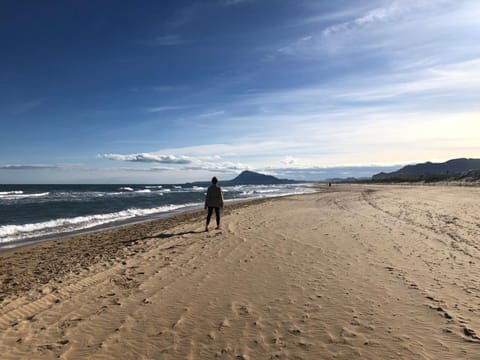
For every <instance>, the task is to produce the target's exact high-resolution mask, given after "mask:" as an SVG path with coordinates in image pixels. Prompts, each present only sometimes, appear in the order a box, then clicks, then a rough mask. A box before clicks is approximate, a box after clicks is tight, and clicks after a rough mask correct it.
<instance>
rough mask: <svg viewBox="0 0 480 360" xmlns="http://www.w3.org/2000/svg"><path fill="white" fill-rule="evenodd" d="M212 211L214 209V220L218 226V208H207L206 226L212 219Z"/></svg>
mask: <svg viewBox="0 0 480 360" xmlns="http://www.w3.org/2000/svg"><path fill="white" fill-rule="evenodd" d="M213 209H215V216H216V218H217V219H216V220H217V226H220V208H218V207H216V208H214V207H210V206H209V207H208V214H207V226H208V224H210V218H211V217H212V212H213Z"/></svg>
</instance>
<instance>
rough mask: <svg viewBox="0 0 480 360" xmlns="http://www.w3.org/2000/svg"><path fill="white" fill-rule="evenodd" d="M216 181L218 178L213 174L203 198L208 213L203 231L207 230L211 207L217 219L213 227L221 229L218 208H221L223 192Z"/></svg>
mask: <svg viewBox="0 0 480 360" xmlns="http://www.w3.org/2000/svg"><path fill="white" fill-rule="evenodd" d="M217 183H218V179H217V178H216V177H215V176H214V177H213V178H212V185H210V187H209V188H208V190H207V196H206V198H205V209H208V213H207V225H206V226H205V231H208V224H210V218H211V217H212V212H213V209H215V215H216V220H217V227H216V228H215V229H217V230H221V229H222V228H221V227H220V208H223V192H222V189H221V188H220V186H218V185H217Z"/></svg>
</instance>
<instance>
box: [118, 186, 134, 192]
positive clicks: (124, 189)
mask: <svg viewBox="0 0 480 360" xmlns="http://www.w3.org/2000/svg"><path fill="white" fill-rule="evenodd" d="M120 190H123V191H134V190H133V189H132V188H131V187H128V186H124V187H121V188H120Z"/></svg>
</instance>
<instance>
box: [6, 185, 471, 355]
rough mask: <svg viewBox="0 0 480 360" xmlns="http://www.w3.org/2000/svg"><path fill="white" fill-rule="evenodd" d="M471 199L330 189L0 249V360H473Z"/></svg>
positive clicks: (430, 192) (439, 190)
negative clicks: (211, 216) (214, 223)
mask: <svg viewBox="0 0 480 360" xmlns="http://www.w3.org/2000/svg"><path fill="white" fill-rule="evenodd" d="M479 199H480V188H465V187H455V186H435V187H429V186H397V185H394V186H392V185H390V186H373V185H338V186H333V187H332V188H331V189H329V188H326V187H325V188H321V189H320V192H319V193H316V194H308V195H297V196H290V197H284V198H277V199H270V200H266V201H254V202H250V203H249V204H248V205H245V204H243V205H229V209H228V210H227V211H226V212H225V214H224V217H223V231H222V232H217V231H213V230H212V231H210V232H208V233H205V232H203V231H202V230H203V228H204V223H203V219H204V214H203V212H193V213H188V214H184V215H182V216H179V217H176V218H172V219H169V220H167V221H156V222H151V223H145V224H137V225H132V226H129V227H126V228H123V229H115V230H109V231H104V232H99V233H94V234H89V235H83V236H79V237H75V238H72V239H65V240H57V241H48V242H44V243H41V244H36V245H33V246H26V247H22V248H18V249H15V250H10V251H5V252H3V253H1V254H0V261H1V264H0V284H1V288H0V289H1V299H2V300H1V303H0V354H2V355H1V358H2V359H18V358H28V359H36V358H39V359H55V358H61V359H85V358H91V359H112V358H115V359H215V358H218V359H360V358H362V359H480V337H479V336H480V201H479Z"/></svg>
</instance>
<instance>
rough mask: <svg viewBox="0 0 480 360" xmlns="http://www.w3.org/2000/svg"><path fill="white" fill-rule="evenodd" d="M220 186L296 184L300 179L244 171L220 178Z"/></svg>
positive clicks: (198, 184)
mask: <svg viewBox="0 0 480 360" xmlns="http://www.w3.org/2000/svg"><path fill="white" fill-rule="evenodd" d="M219 182H220V186H234V185H276V184H294V183H297V182H298V181H295V180H287V179H279V178H276V177H275V176H272V175H264V174H260V173H257V172H254V171H248V170H245V171H243V172H242V173H241V174H240V175H238V176H237V177H236V178H234V179H232V180H222V179H219ZM186 185H191V186H193V185H195V186H210V185H211V182H209V181H195V182H190V183H186Z"/></svg>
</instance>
